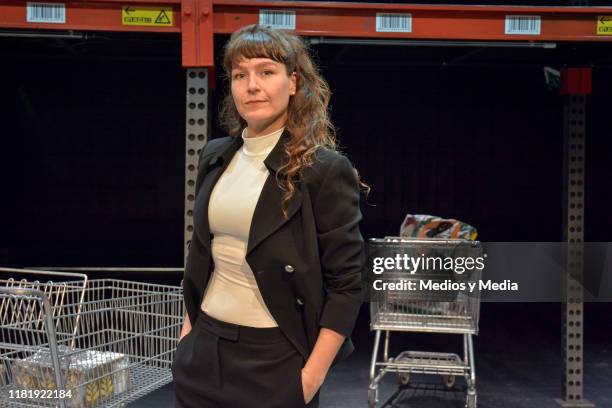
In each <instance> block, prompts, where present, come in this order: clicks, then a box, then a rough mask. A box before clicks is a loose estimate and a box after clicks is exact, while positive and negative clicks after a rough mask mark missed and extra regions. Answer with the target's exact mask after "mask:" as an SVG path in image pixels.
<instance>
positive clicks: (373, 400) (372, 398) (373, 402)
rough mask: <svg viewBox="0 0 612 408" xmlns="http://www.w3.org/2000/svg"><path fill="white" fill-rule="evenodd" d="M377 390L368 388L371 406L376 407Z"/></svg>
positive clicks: (369, 404) (371, 407)
mask: <svg viewBox="0 0 612 408" xmlns="http://www.w3.org/2000/svg"><path fill="white" fill-rule="evenodd" d="M376 394H377V390H373V389H371V388H370V389H369V390H368V406H369V407H370V408H376V396H377V395H376Z"/></svg>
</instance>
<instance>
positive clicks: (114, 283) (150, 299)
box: [0, 268, 183, 408]
mask: <svg viewBox="0 0 612 408" xmlns="http://www.w3.org/2000/svg"><path fill="white" fill-rule="evenodd" d="M11 271H13V272H14V271H15V270H10V269H8V268H0V272H8V273H11ZM30 272H35V273H39V272H40V271H30ZM44 276H45V277H46V278H47V279H51V280H48V281H47V282H44V283H43V282H40V281H38V280H34V281H33V280H29V279H21V280H15V279H11V278H5V279H0V323H1V325H0V408H4V407H62V408H66V407H119V406H125V405H126V404H127V403H128V402H130V401H134V400H136V399H138V398H140V397H141V396H143V395H145V394H147V393H148V392H151V391H153V390H155V389H157V388H159V387H161V386H163V385H165V384H167V383H169V382H170V381H171V380H172V373H171V363H172V358H173V353H174V350H175V349H176V344H177V340H178V334H179V331H180V325H181V323H182V316H183V295H182V289H181V288H180V287H178V286H177V287H175V286H166V285H156V284H148V283H141V282H132V281H124V280H118V279H96V280H88V279H87V276H86V275H82V274H70V273H57V272H46V273H45V274H44Z"/></svg>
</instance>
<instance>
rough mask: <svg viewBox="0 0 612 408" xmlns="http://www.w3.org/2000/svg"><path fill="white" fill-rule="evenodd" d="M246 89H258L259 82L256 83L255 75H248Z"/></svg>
mask: <svg viewBox="0 0 612 408" xmlns="http://www.w3.org/2000/svg"><path fill="white" fill-rule="evenodd" d="M247 87H248V90H249V91H251V92H253V91H257V90H258V89H259V84H258V83H257V78H256V76H255V75H249V81H248V83H247Z"/></svg>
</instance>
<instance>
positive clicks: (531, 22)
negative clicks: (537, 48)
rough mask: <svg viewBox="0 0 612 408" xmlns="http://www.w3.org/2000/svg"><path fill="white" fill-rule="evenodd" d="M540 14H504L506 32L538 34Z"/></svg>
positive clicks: (540, 21) (540, 20)
mask: <svg viewBox="0 0 612 408" xmlns="http://www.w3.org/2000/svg"><path fill="white" fill-rule="evenodd" d="M541 23H542V19H541V17H540V16H506V34H529V35H540V26H541Z"/></svg>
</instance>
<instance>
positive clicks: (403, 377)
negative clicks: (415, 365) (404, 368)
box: [397, 373, 410, 385]
mask: <svg viewBox="0 0 612 408" xmlns="http://www.w3.org/2000/svg"><path fill="white" fill-rule="evenodd" d="M397 381H398V382H399V383H400V384H401V385H408V384H410V373H397Z"/></svg>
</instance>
